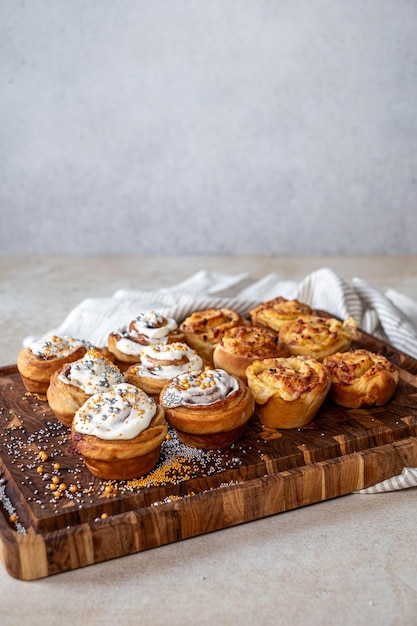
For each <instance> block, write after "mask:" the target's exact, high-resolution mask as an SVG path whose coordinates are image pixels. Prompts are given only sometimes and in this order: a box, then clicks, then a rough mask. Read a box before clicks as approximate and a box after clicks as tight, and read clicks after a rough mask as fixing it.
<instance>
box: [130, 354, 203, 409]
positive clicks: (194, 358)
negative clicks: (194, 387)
mask: <svg viewBox="0 0 417 626" xmlns="http://www.w3.org/2000/svg"><path fill="white" fill-rule="evenodd" d="M203 367H204V362H203V359H202V358H201V357H200V356H199V355H198V354H197V352H196V351H195V350H193V349H192V348H190V346H188V345H187V344H186V343H182V342H177V343H169V344H167V345H162V344H160V345H153V346H145V347H144V349H143V351H142V353H141V354H140V362H139V363H137V364H136V365H131V366H130V367H129V369H128V370H127V371H126V372H125V378H126V380H127V382H129V383H132V384H133V385H136V386H137V387H140V388H141V389H143V391H145V392H146V393H147V394H149V395H150V396H152V397H153V398H154V399H159V394H160V392H161V389H162V387H164V385H165V384H166V383H167V382H168V381H170V380H171V379H172V378H175V376H178V375H179V374H183V373H185V372H188V371H196V370H201V369H202V368H203Z"/></svg>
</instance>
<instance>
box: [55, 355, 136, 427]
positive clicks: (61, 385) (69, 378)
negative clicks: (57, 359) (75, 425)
mask: <svg viewBox="0 0 417 626" xmlns="http://www.w3.org/2000/svg"><path fill="white" fill-rule="evenodd" d="M123 382H125V379H124V376H123V374H122V372H121V371H120V370H119V368H118V367H117V366H116V365H115V364H114V363H112V362H111V361H110V360H109V359H107V358H106V357H105V356H104V355H103V354H102V353H101V352H100V351H99V350H97V349H95V348H93V349H91V350H88V352H86V353H85V355H84V356H83V357H82V358H81V359H78V361H75V362H73V363H68V364H66V365H64V367H62V368H61V369H60V370H58V371H56V372H54V374H53V375H52V376H51V382H50V385H49V387H48V390H47V392H46V397H47V400H48V403H49V406H50V408H51V410H52V411H53V413H54V414H55V417H56V418H57V419H58V420H59V421H60V422H62V423H63V424H65V426H71V423H72V420H73V417H74V415H75V413H76V411H77V410H78V409H79V408H80V406H82V404H84V402H85V401H86V400H88V398H90V396H92V395H94V394H95V393H99V392H102V391H107V390H108V389H110V388H111V387H113V386H114V385H117V384H119V383H123Z"/></svg>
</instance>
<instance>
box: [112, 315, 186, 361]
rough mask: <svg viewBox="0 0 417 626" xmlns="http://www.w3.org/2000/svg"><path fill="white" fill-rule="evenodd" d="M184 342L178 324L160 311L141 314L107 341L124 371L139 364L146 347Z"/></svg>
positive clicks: (116, 331)
mask: <svg viewBox="0 0 417 626" xmlns="http://www.w3.org/2000/svg"><path fill="white" fill-rule="evenodd" d="M176 341H184V335H183V333H182V332H181V331H180V330H179V329H178V324H177V322H176V321H175V320H174V319H173V318H171V317H165V316H164V315H162V314H161V313H158V311H145V312H143V313H139V315H137V316H136V317H135V319H133V320H131V321H130V323H129V324H128V325H127V326H124V327H122V328H120V329H118V330H115V331H113V332H112V333H110V335H109V337H108V339H107V346H108V349H109V351H110V352H111V353H112V354H113V355H114V357H115V363H116V364H117V366H118V367H119V368H120V369H121V370H122V371H126V370H127V368H128V367H130V366H131V365H134V364H135V363H138V362H139V357H140V354H141V352H142V350H143V349H144V347H145V346H149V345H156V344H167V343H172V342H176Z"/></svg>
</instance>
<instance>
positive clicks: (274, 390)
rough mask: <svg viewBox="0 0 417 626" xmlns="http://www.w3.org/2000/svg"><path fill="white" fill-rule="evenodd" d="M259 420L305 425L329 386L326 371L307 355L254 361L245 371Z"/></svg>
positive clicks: (272, 425)
mask: <svg viewBox="0 0 417 626" xmlns="http://www.w3.org/2000/svg"><path fill="white" fill-rule="evenodd" d="M246 375H247V377H248V385H249V389H250V390H251V392H252V394H253V397H254V398H255V402H256V413H257V415H258V417H259V421H260V422H261V424H263V425H264V426H268V427H270V428H302V427H303V426H306V425H307V424H309V423H310V422H311V421H312V420H313V419H314V417H315V416H316V414H317V411H318V410H319V408H320V407H321V405H322V404H323V402H324V400H325V398H326V396H327V393H328V391H329V389H330V374H329V372H328V371H327V368H326V367H324V365H323V364H322V363H319V362H318V361H316V360H315V359H311V358H308V357H302V356H301V357H296V356H291V357H287V358H277V359H266V360H264V361H255V363H253V364H252V365H250V366H249V367H248V369H247V370H246Z"/></svg>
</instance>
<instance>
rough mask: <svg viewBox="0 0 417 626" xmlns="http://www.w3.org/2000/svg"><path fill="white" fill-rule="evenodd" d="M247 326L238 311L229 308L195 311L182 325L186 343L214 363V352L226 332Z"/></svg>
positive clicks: (181, 328)
mask: <svg viewBox="0 0 417 626" xmlns="http://www.w3.org/2000/svg"><path fill="white" fill-rule="evenodd" d="M244 324H247V322H246V320H245V319H244V318H243V317H242V316H241V315H239V313H237V312H236V311H233V310H232V309H228V308H222V309H205V310H203V311H195V312H194V313H192V314H191V315H190V316H189V317H187V318H186V319H185V320H184V321H183V322H182V324H181V325H180V330H182V332H183V333H184V336H185V341H186V343H188V345H189V346H191V347H192V348H193V349H194V350H196V351H197V352H198V354H199V355H200V356H201V357H202V358H203V359H206V360H207V361H209V362H213V351H214V348H215V346H216V344H217V343H218V342H219V341H220V339H221V338H222V337H223V335H224V333H225V332H226V330H229V329H230V328H234V327H235V326H243V325H244Z"/></svg>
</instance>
